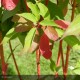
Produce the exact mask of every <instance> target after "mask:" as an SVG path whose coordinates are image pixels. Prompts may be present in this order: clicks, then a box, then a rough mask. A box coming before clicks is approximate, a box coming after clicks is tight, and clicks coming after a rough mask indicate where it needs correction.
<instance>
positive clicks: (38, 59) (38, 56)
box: [36, 49, 40, 79]
mask: <svg viewBox="0 0 80 80" xmlns="http://www.w3.org/2000/svg"><path fill="white" fill-rule="evenodd" d="M36 63H37V74H38V79H40V51H39V49H37V50H36Z"/></svg>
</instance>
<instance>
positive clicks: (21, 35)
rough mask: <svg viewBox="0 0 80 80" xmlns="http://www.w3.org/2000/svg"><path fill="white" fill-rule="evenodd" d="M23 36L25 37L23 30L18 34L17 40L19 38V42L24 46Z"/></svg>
mask: <svg viewBox="0 0 80 80" xmlns="http://www.w3.org/2000/svg"><path fill="white" fill-rule="evenodd" d="M25 37H26V32H24V33H20V34H19V35H18V38H19V40H20V42H21V44H22V45H23V46H24V42H25Z"/></svg>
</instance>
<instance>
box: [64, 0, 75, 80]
mask: <svg viewBox="0 0 80 80" xmlns="http://www.w3.org/2000/svg"><path fill="white" fill-rule="evenodd" d="M75 7H76V0H74V1H73V4H72V15H71V21H73V19H74V13H75ZM70 49H71V47H70V46H69V45H68V46H67V52H66V62H65V70H64V71H65V74H64V77H65V80H66V75H67V71H68V62H69V55H70Z"/></svg>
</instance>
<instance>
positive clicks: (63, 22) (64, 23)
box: [55, 20, 70, 30]
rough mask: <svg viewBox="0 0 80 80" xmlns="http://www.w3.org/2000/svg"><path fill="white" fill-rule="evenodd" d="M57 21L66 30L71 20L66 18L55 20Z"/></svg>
mask: <svg viewBox="0 0 80 80" xmlns="http://www.w3.org/2000/svg"><path fill="white" fill-rule="evenodd" d="M55 23H56V24H58V25H59V28H61V29H63V30H66V29H67V28H68V26H69V25H70V22H68V21H64V20H55Z"/></svg>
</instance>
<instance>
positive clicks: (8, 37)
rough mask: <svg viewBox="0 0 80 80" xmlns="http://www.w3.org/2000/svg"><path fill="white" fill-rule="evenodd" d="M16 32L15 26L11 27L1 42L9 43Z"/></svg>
mask: <svg viewBox="0 0 80 80" xmlns="http://www.w3.org/2000/svg"><path fill="white" fill-rule="evenodd" d="M15 34H16V33H15V32H14V28H12V29H10V30H9V31H8V32H7V34H6V35H5V37H4V38H3V40H2V43H1V44H5V43H7V42H8V41H9V40H10V39H11V38H12V37H13V36H14V35H15Z"/></svg>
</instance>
